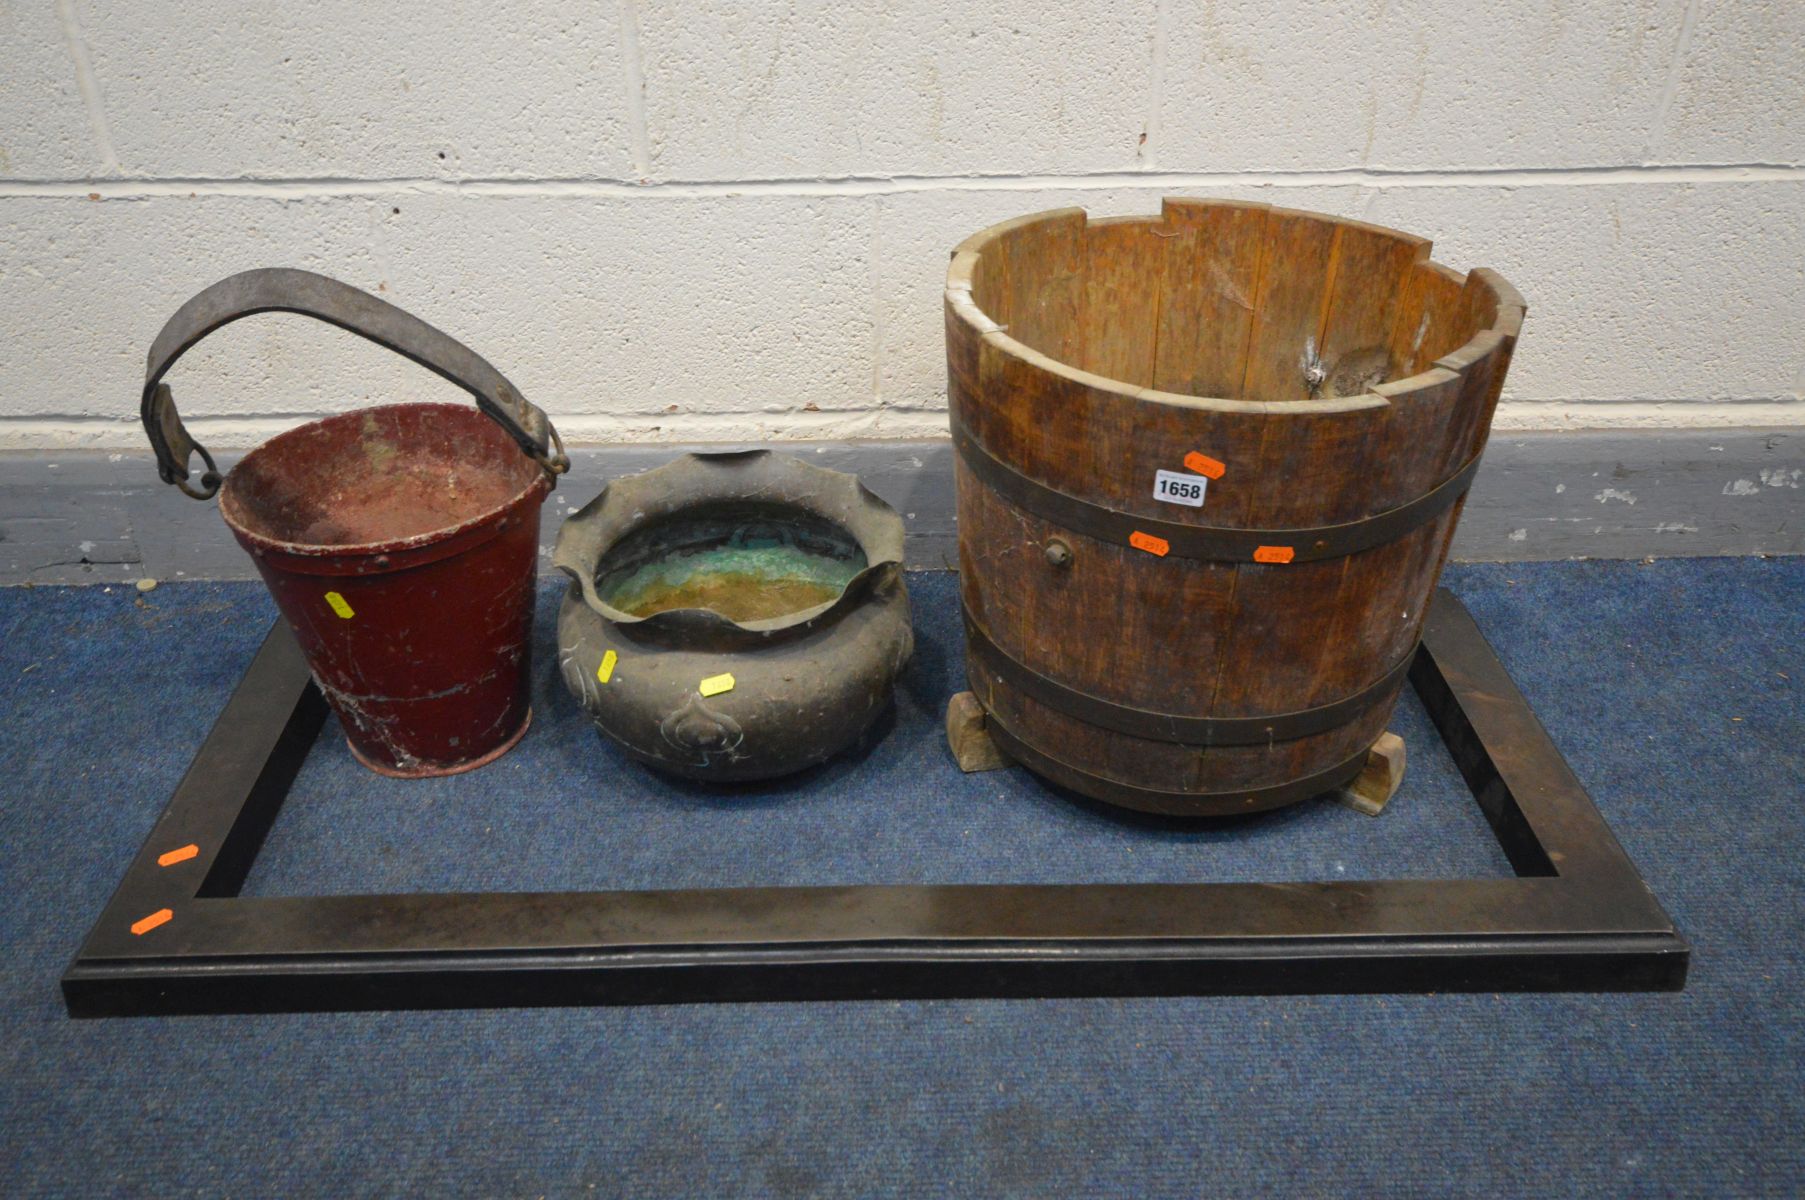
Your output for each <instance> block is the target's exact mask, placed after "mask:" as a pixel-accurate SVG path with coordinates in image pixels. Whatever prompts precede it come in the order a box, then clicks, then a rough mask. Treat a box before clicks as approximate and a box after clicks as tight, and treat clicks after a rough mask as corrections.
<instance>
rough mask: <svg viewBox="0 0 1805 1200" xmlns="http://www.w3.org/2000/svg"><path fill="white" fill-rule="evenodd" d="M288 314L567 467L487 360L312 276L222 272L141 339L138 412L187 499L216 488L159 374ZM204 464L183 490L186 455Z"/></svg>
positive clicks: (535, 412) (540, 421)
mask: <svg viewBox="0 0 1805 1200" xmlns="http://www.w3.org/2000/svg"><path fill="white" fill-rule="evenodd" d="M265 312H292V313H300V314H302V315H303V316H309V317H314V318H316V319H318V320H321V321H324V322H326V323H327V324H328V325H336V326H338V327H339V328H340V329H346V330H349V331H350V332H352V333H355V334H357V335H358V336H360V337H364V338H368V339H369V340H370V341H372V342H375V343H376V344H377V345H378V346H383V347H386V348H387V349H390V350H393V351H394V352H395V353H397V354H399V355H401V356H402V357H403V358H407V359H411V360H413V361H414V362H417V363H419V364H420V365H421V366H423V367H425V368H426V369H427V370H429V371H431V372H433V373H434V374H435V375H439V376H441V377H443V378H445V379H447V380H450V381H451V382H452V383H455V384H457V385H458V386H459V387H461V388H463V389H464V390H465V391H467V392H469V393H470V394H471V396H473V397H474V398H475V399H476V405H477V407H478V408H480V409H482V411H483V412H484V413H486V414H488V416H489V417H490V419H492V420H493V421H495V423H496V424H498V425H500V426H501V427H502V428H503V429H505V430H507V432H508V435H509V436H510V437H512V438H513V439H514V440H515V441H516V442H518V443H519V444H520V448H521V450H522V451H523V452H524V453H526V455H527V456H528V457H530V458H532V459H533V460H534V461H536V462H537V463H539V465H540V466H542V467H544V468H545V470H546V471H547V472H549V473H550V474H552V475H562V474H563V473H564V472H565V471H567V470H569V469H570V459H569V458H567V457H566V456H565V453H564V443H563V442H562V441H561V440H560V439H559V438H558V431H557V430H556V429H553V428H552V424H551V421H550V420H548V419H547V418H546V415H545V413H544V411H543V410H541V409H540V408H538V407H537V406H536V405H533V404H529V403H528V402H527V401H526V399H525V398H524V397H522V396H521V394H520V393H519V392H518V391H516V390H515V388H514V385H513V384H511V383H509V382H508V381H507V379H506V378H504V377H503V375H502V373H501V372H500V371H497V370H496V369H495V368H494V367H493V366H491V365H489V362H488V360H487V359H485V358H483V357H482V356H481V355H479V354H477V353H476V352H475V351H473V350H471V349H470V348H469V347H467V346H465V345H464V344H463V343H462V342H460V341H458V340H457V339H456V338H453V337H451V336H450V335H449V334H446V333H443V332H441V331H440V330H438V329H435V328H433V327H432V326H431V325H428V324H427V323H426V322H425V321H422V320H421V319H420V318H418V317H416V316H414V315H413V314H412V313H408V312H404V311H402V310H401V309H399V308H396V307H395V306H394V305H393V304H390V303H389V302H388V301H386V300H381V299H378V298H377V297H375V296H372V295H371V294H370V293H368V292H366V291H362V290H361V289H359V288H354V287H352V286H351V285H350V284H347V283H340V282H339V281H338V280H336V279H331V278H328V277H327V276H325V275H316V274H315V273H314V272H312V271H300V270H295V269H293V268H290V267H264V268H261V269H259V270H255V271H244V272H242V273H240V274H237V275H230V276H227V277H226V278H224V279H222V280H220V281H219V282H218V283H216V284H214V285H213V286H212V287H209V288H206V289H205V290H203V291H201V292H200V293H198V294H197V295H195V296H194V297H193V298H192V299H190V300H189V301H188V303H186V304H184V305H182V307H181V308H179V309H177V310H176V312H175V315H174V316H172V317H170V318H169V320H168V321H167V322H166V323H165V324H164V326H163V329H162V332H160V333H158V334H157V337H156V340H155V341H154V342H152V343H151V347H150V358H149V362H148V363H147V364H146V366H145V370H144V394H143V397H142V399H141V401H140V405H139V416H140V418H141V419H142V420H143V422H144V432H145V433H146V434H148V435H149V437H150V444H151V448H152V449H153V450H155V451H156V454H157V474H158V475H160V476H161V477H162V479H163V482H164V483H173V484H175V485H176V486H177V487H179V488H181V489H182V491H184V492H186V493H187V494H188V495H190V496H193V497H195V498H196V499H198V500H205V499H207V498H208V497H210V496H212V495H213V493H215V492H217V491H218V490H219V481H220V477H219V471H218V468H217V467H215V466H214V463H213V457H212V455H210V454H208V453H207V450H206V448H205V447H204V446H202V445H201V444H200V443H199V442H196V441H195V440H194V439H193V438H192V437H191V436H190V435H189V433H188V430H187V429H186V428H185V427H184V426H183V425H182V418H181V417H180V416H179V415H178V414H177V412H176V407H175V397H174V396H173V395H172V394H171V393H170V390H169V387H168V385H167V384H165V383H163V382H162V380H163V376H164V374H165V373H167V372H168V370H169V368H170V367H172V366H174V365H175V363H176V360H177V359H179V358H181V357H182V355H184V354H186V353H187V352H188V350H189V349H190V348H191V347H193V346H194V345H195V343H197V342H199V341H200V340H201V339H202V338H204V337H206V336H207V335H208V334H210V333H212V332H213V331H214V330H215V329H218V328H220V327H221V326H223V325H230V324H231V323H232V322H233V321H236V320H239V319H240V318H242V317H248V316H252V315H254V314H256V313H265ZM196 453H199V454H200V456H201V458H202V460H203V461H204V462H205V463H206V464H207V470H206V472H205V473H204V474H203V475H202V476H201V486H200V488H199V489H196V488H193V487H190V486H189V485H188V483H187V480H188V479H189V466H188V464H189V460H190V457H191V456H192V455H194V454H196Z"/></svg>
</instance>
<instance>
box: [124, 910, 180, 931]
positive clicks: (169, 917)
mask: <svg viewBox="0 0 1805 1200" xmlns="http://www.w3.org/2000/svg"><path fill="white" fill-rule="evenodd" d="M173 920H175V913H174V912H173V911H172V910H170V909H167V908H159V909H158V910H157V911H156V912H154V913H152V914H150V916H148V917H139V918H138V919H137V920H136V921H133V922H132V932H133V933H135V934H137V935H138V936H139V937H143V936H144V935H145V934H147V933H149V932H150V931H151V930H153V929H155V928H156V927H157V926H159V925H167V924H168V923H169V922H171V921H173Z"/></svg>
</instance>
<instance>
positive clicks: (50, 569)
mask: <svg viewBox="0 0 1805 1200" xmlns="http://www.w3.org/2000/svg"><path fill="white" fill-rule="evenodd" d="M763 445H766V446H768V447H769V448H770V449H773V450H777V451H780V452H783V453H788V454H794V455H797V456H799V457H802V458H805V459H807V460H808V461H811V462H814V463H817V464H819V465H821V466H824V467H831V468H833V469H835V470H840V471H851V472H853V473H855V474H857V475H858V476H859V477H860V478H861V479H863V480H864V482H865V483H866V485H867V486H869V487H870V488H871V490H872V491H874V492H876V493H877V494H878V495H879V496H882V497H883V498H884V499H885V500H887V501H889V502H890V503H891V504H892V505H894V506H895V507H896V509H897V511H898V512H900V513H902V515H903V520H904V522H905V524H906V525H907V528H908V551H907V552H908V561H909V565H910V566H911V567H914V568H922V569H932V568H939V567H952V566H956V565H957V561H958V555H957V528H956V524H955V521H954V514H953V484H952V470H953V451H952V446H951V444H950V443H949V442H947V441H944V440H939V439H935V440H917V441H836V442H777V443H763ZM704 448H706V449H709V450H721V449H734V448H743V447H740V446H728V445H709V446H707V447H699V446H690V445H665V444H657V445H645V444H640V445H580V446H575V447H572V449H571V469H570V474H569V475H567V476H566V477H564V478H563V479H562V480H560V482H559V486H558V490H557V491H556V492H555V493H553V495H552V497H551V499H550V500H549V501H548V502H547V505H546V511H545V516H546V519H545V520H544V521H543V522H542V529H541V537H542V539H543V542H544V546H545V548H546V551H547V557H546V558H545V559H544V562H545V564H546V566H547V569H549V547H550V545H551V540H552V539H553V538H554V537H555V536H556V535H557V530H558V525H559V522H560V520H561V519H562V518H563V516H565V515H566V514H568V513H570V512H573V511H575V510H576V509H577V508H580V507H581V506H582V505H584V504H586V503H588V502H589V500H591V499H592V498H593V497H594V496H595V494H596V493H597V492H599V491H600V490H601V488H602V487H603V486H604V485H605V484H606V483H607V481H608V480H610V479H613V478H616V477H618V476H621V475H626V474H631V473H633V472H637V471H643V470H647V469H649V468H651V467H655V466H659V465H661V464H663V463H666V462H669V461H670V460H671V459H672V458H674V457H676V456H677V455H679V454H682V453H685V452H686V451H689V450H693V449H704ZM237 458H238V455H236V454H226V455H221V456H220V466H221V467H222V469H229V468H230V466H231V464H232V463H233V462H235V461H236V460H237ZM214 509H215V505H214V504H213V503H210V502H209V503H197V502H195V501H193V500H190V499H189V498H187V497H186V496H183V495H181V494H180V493H178V492H177V491H176V490H175V489H174V488H172V487H169V486H167V485H165V484H163V483H161V482H159V481H158V479H157V475H156V465H155V460H154V459H153V458H152V456H151V454H150V451H149V449H148V447H146V448H145V449H143V450H133V451H129V452H121V451H104V450H83V451H67V452H55V451H14V452H7V453H0V585H15V584H25V583H35V584H69V583H119V582H123V581H127V580H136V579H142V578H153V579H160V580H173V579H247V578H252V577H254V575H255V571H254V569H253V567H252V565H251V560H250V558H249V557H248V556H246V555H245V554H244V552H243V551H242V550H240V549H239V547H238V545H237V544H236V543H235V542H234V541H233V539H232V537H231V535H230V533H229V532H228V531H227V529H226V527H225V524H224V523H223V522H222V521H221V520H220V518H219V514H218V513H217V512H216V511H214ZM1800 553H1805V428H1799V427H1792V428H1771V429H1672V430H1639V431H1595V432H1534V433H1514V434H1513V433H1499V434H1495V435H1494V436H1493V437H1492V440H1491V444H1490V446H1489V447H1488V449H1487V450H1486V454H1485V461H1484V465H1483V466H1482V467H1481V468H1480V471H1479V476H1478V478H1477V480H1476V481H1475V483H1474V485H1473V490H1472V492H1471V494H1470V495H1469V496H1468V499H1467V505H1466V509H1465V512H1464V515H1463V516H1462V518H1461V523H1460V531H1459V534H1458V535H1457V536H1456V538H1455V542H1454V551H1453V555H1454V557H1455V558H1456V559H1458V560H1461V561H1466V562H1517V561H1529V560H1545V559H1571V558H1646V557H1655V558H1680V557H1701V556H1713V555H1737V554H1770V555H1773V554H1800Z"/></svg>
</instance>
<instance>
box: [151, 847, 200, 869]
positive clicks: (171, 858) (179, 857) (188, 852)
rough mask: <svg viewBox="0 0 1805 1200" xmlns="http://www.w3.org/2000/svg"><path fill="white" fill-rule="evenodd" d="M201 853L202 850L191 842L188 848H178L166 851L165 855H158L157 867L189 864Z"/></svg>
mask: <svg viewBox="0 0 1805 1200" xmlns="http://www.w3.org/2000/svg"><path fill="white" fill-rule="evenodd" d="M200 852H201V848H200V847H199V846H197V845H195V844H194V843H193V842H189V843H188V844H187V845H186V846H177V847H176V848H175V849H174V850H165V851H164V852H163V853H161V854H159V855H157V865H158V866H159V867H173V866H175V865H176V864H177V863H185V862H187V861H188V860H189V859H191V858H193V857H194V856H195V855H197V854H199V853H200Z"/></svg>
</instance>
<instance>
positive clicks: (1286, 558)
mask: <svg viewBox="0 0 1805 1200" xmlns="http://www.w3.org/2000/svg"><path fill="white" fill-rule="evenodd" d="M1296 557H1297V551H1296V550H1293V549H1292V548H1291V547H1290V546H1261V547H1259V548H1257V549H1256V550H1255V551H1254V552H1253V560H1254V561H1255V562H1263V563H1288V562H1290V561H1291V560H1292V559H1294V558H1296Z"/></svg>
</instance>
